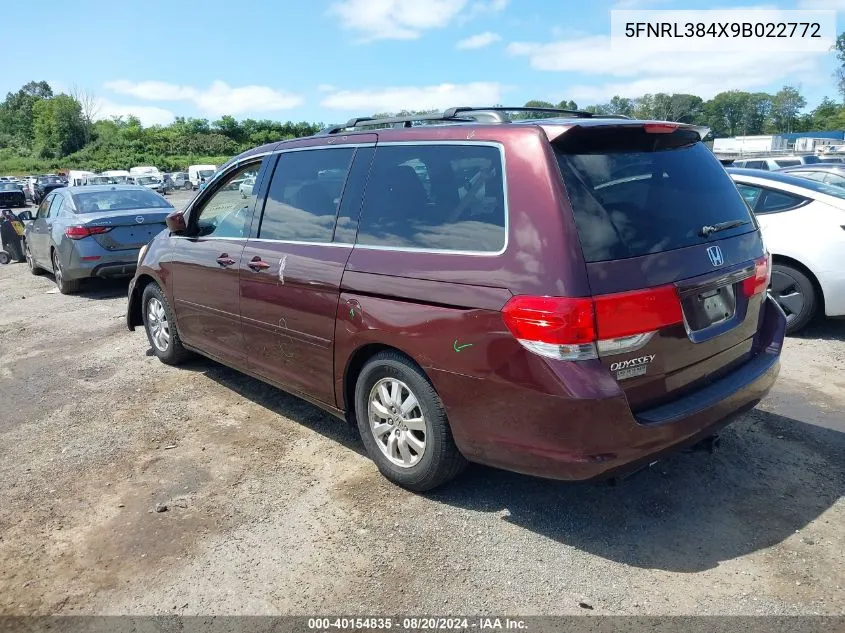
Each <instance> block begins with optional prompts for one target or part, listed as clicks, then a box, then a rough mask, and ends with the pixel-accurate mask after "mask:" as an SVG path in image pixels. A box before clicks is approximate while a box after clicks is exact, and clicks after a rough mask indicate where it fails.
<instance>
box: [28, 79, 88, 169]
mask: <svg viewBox="0 0 845 633" xmlns="http://www.w3.org/2000/svg"><path fill="white" fill-rule="evenodd" d="M32 116H33V121H32V131H33V144H34V146H35V148H36V150H37V153H38V154H39V155H40V156H43V157H45V158H48V157H52V158H60V157H62V156H67V155H68V154H71V153H73V152H75V151H77V150H80V149H82V147H83V146H84V145H85V123H84V121H83V118H82V108H81V106H80V105H79V102H78V101H76V100H75V99H74V98H73V97H69V96H68V95H65V94H60V95H57V96H55V97H52V98H50V99H40V100H38V101H36V102H35V103H34V105H33V108H32Z"/></svg>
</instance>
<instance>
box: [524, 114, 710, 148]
mask: <svg viewBox="0 0 845 633" xmlns="http://www.w3.org/2000/svg"><path fill="white" fill-rule="evenodd" d="M647 125H654V126H669V125H672V126H675V127H677V128H678V129H681V130H694V131H695V132H697V133H698V137H699V139H701V140H704V137H706V136H707V135H708V134H709V133H710V128H709V127H707V126H705V125H693V124H691V123H675V122H674V121H646V120H637V121H632V120H630V119H577V120H575V121H567V122H566V123H563V124H557V123H546V122H544V123H542V124H540V128H542V130H543V131H544V132H545V133H546V137H547V138H548V139H549V142H554V141H556V140H557V139H559V138H560V137H561V136H563V135H564V134H566V133H567V132H568V131H569V130H571V129H573V128H576V127H579V128H590V127H603V128H606V127H645V126H647Z"/></svg>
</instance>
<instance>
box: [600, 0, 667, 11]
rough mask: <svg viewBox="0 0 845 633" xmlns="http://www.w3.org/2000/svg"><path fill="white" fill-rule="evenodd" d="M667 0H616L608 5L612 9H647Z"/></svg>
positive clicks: (665, 2)
mask: <svg viewBox="0 0 845 633" xmlns="http://www.w3.org/2000/svg"><path fill="white" fill-rule="evenodd" d="M668 2H669V0H618V2H617V3H616V4H615V5H613V6H612V7H610V9H611V10H612V11H621V10H632V9H648V8H651V7H654V6H656V5H661V4H667V3H668Z"/></svg>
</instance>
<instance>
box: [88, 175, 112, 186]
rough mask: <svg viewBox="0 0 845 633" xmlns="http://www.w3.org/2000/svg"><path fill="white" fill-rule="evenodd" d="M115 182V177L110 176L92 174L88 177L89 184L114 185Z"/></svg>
mask: <svg viewBox="0 0 845 633" xmlns="http://www.w3.org/2000/svg"><path fill="white" fill-rule="evenodd" d="M115 182H116V181H115V179H114V178H109V177H108V176H91V177H90V178H88V184H89V185H113V184H115Z"/></svg>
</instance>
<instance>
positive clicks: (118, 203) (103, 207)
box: [73, 189, 173, 213]
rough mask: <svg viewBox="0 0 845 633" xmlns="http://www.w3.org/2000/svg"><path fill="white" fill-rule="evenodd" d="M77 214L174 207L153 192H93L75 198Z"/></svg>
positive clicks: (80, 194) (75, 195)
mask: <svg viewBox="0 0 845 633" xmlns="http://www.w3.org/2000/svg"><path fill="white" fill-rule="evenodd" d="M73 201H74V202H75V203H76V210H77V213H97V212H98V211H128V210H129V209H172V208H173V207H172V205H171V204H170V203H169V202H168V201H167V200H165V199H164V198H162V197H161V196H159V195H157V194H155V193H153V192H152V191H145V190H142V189H126V190H122V191H118V190H110V191H91V192H87V191H86V192H85V193H77V194H74V196H73Z"/></svg>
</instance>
